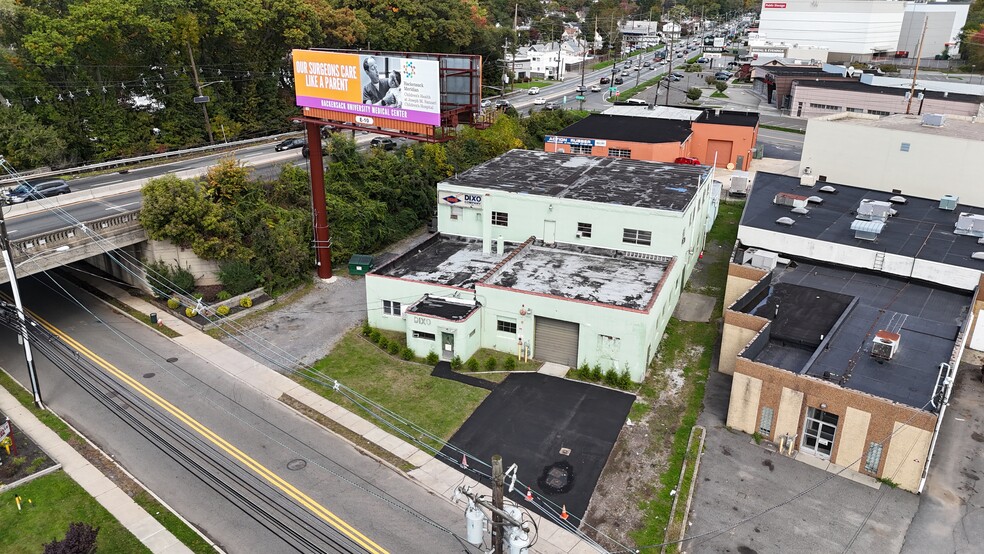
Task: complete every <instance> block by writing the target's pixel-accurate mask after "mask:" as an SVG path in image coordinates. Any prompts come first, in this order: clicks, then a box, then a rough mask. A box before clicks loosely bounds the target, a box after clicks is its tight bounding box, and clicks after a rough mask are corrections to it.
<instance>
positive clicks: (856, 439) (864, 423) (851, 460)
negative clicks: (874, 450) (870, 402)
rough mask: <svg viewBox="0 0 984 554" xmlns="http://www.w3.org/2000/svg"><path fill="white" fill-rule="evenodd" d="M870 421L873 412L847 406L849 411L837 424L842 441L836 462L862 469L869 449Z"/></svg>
mask: <svg viewBox="0 0 984 554" xmlns="http://www.w3.org/2000/svg"><path fill="white" fill-rule="evenodd" d="M869 423H871V414H869V413H868V412H862V411H861V410H855V409H854V408H852V407H850V406H848V407H847V412H846V413H845V414H844V417H843V418H841V420H840V422H839V424H838V426H837V432H838V433H840V434H841V443H840V448H839V449H838V450H837V459H835V460H834V463H835V464H837V465H840V466H847V467H849V468H851V469H853V470H854V471H861V464H862V462H863V461H864V459H863V457H864V456H865V455H866V454H867V449H868V443H867V438H868V424H869Z"/></svg>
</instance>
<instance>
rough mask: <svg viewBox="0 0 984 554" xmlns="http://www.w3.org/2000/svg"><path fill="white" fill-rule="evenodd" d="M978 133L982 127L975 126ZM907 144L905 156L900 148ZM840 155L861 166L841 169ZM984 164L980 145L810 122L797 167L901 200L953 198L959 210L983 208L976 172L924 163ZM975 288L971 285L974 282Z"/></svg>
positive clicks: (983, 147)
mask: <svg viewBox="0 0 984 554" xmlns="http://www.w3.org/2000/svg"><path fill="white" fill-rule="evenodd" d="M973 125H974V126H975V127H979V128H980V131H979V132H984V123H975V124H973ZM903 143H906V144H909V149H908V152H903V151H902V149H901V145H902V144H903ZM844 152H864V153H865V163H844ZM979 159H984V141H981V140H971V139H966V138H960V137H955V136H949V135H948V134H947V133H946V131H945V129H944V130H943V132H942V133H933V134H930V133H923V132H915V131H906V130H898V129H885V128H879V127H871V126H865V125H856V124H852V123H847V122H842V121H838V120H836V119H835V120H824V119H811V120H809V122H808V123H807V133H806V141H805V142H804V143H803V156H802V160H801V162H800V167H810V168H811V169H812V172H813V174H814V175H825V176H826V177H827V180H828V181H832V182H834V183H843V184H846V185H854V186H863V187H871V188H873V189H876V190H884V191H891V190H892V189H900V190H902V194H905V195H909V196H918V197H921V198H931V199H935V198H939V197H941V196H942V195H944V194H955V195H957V196H959V197H960V203H961V204H969V205H972V206H984V187H980V186H978V183H979V182H980V171H979V169H978V168H977V166H976V164H972V163H930V162H931V161H933V160H979ZM975 282H976V279H975Z"/></svg>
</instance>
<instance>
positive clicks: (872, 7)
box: [758, 0, 905, 61]
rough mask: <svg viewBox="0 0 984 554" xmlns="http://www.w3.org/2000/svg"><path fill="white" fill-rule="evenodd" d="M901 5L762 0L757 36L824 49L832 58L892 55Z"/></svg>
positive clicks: (864, 0)
mask: <svg viewBox="0 0 984 554" xmlns="http://www.w3.org/2000/svg"><path fill="white" fill-rule="evenodd" d="M904 12H905V3H904V2H897V1H892V0H846V1H840V2H829V1H824V0H821V1H819V2H818V1H816V0H786V1H784V2H763V3H762V16H761V18H760V21H759V30H758V33H759V37H760V38H763V39H765V40H768V41H771V42H774V43H778V42H783V43H786V44H795V45H799V46H815V47H820V48H827V49H828V50H829V51H830V55H829V57H830V59H831V60H839V59H844V60H845V61H850V60H867V59H870V58H872V57H878V56H883V55H894V54H895V52H896V47H897V46H898V43H899V35H900V33H901V31H902V20H903V18H904Z"/></svg>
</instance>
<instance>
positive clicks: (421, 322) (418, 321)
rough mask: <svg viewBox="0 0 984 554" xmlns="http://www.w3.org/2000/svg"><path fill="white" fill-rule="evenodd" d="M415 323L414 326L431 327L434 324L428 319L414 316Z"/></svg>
mask: <svg viewBox="0 0 984 554" xmlns="http://www.w3.org/2000/svg"><path fill="white" fill-rule="evenodd" d="M413 323H414V325H430V324H431V323H432V322H431V320H429V319H427V318H426V317H420V316H418V315H415V316H413Z"/></svg>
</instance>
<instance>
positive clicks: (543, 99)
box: [533, 96, 547, 106]
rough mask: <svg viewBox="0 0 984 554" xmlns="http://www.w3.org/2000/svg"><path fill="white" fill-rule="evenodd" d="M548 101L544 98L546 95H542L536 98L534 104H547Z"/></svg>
mask: <svg viewBox="0 0 984 554" xmlns="http://www.w3.org/2000/svg"><path fill="white" fill-rule="evenodd" d="M546 103H547V99H546V98H544V97H542V96H540V97H538V98H537V99H536V100H534V101H533V104H535V105H537V106H540V105H543V104H546Z"/></svg>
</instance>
